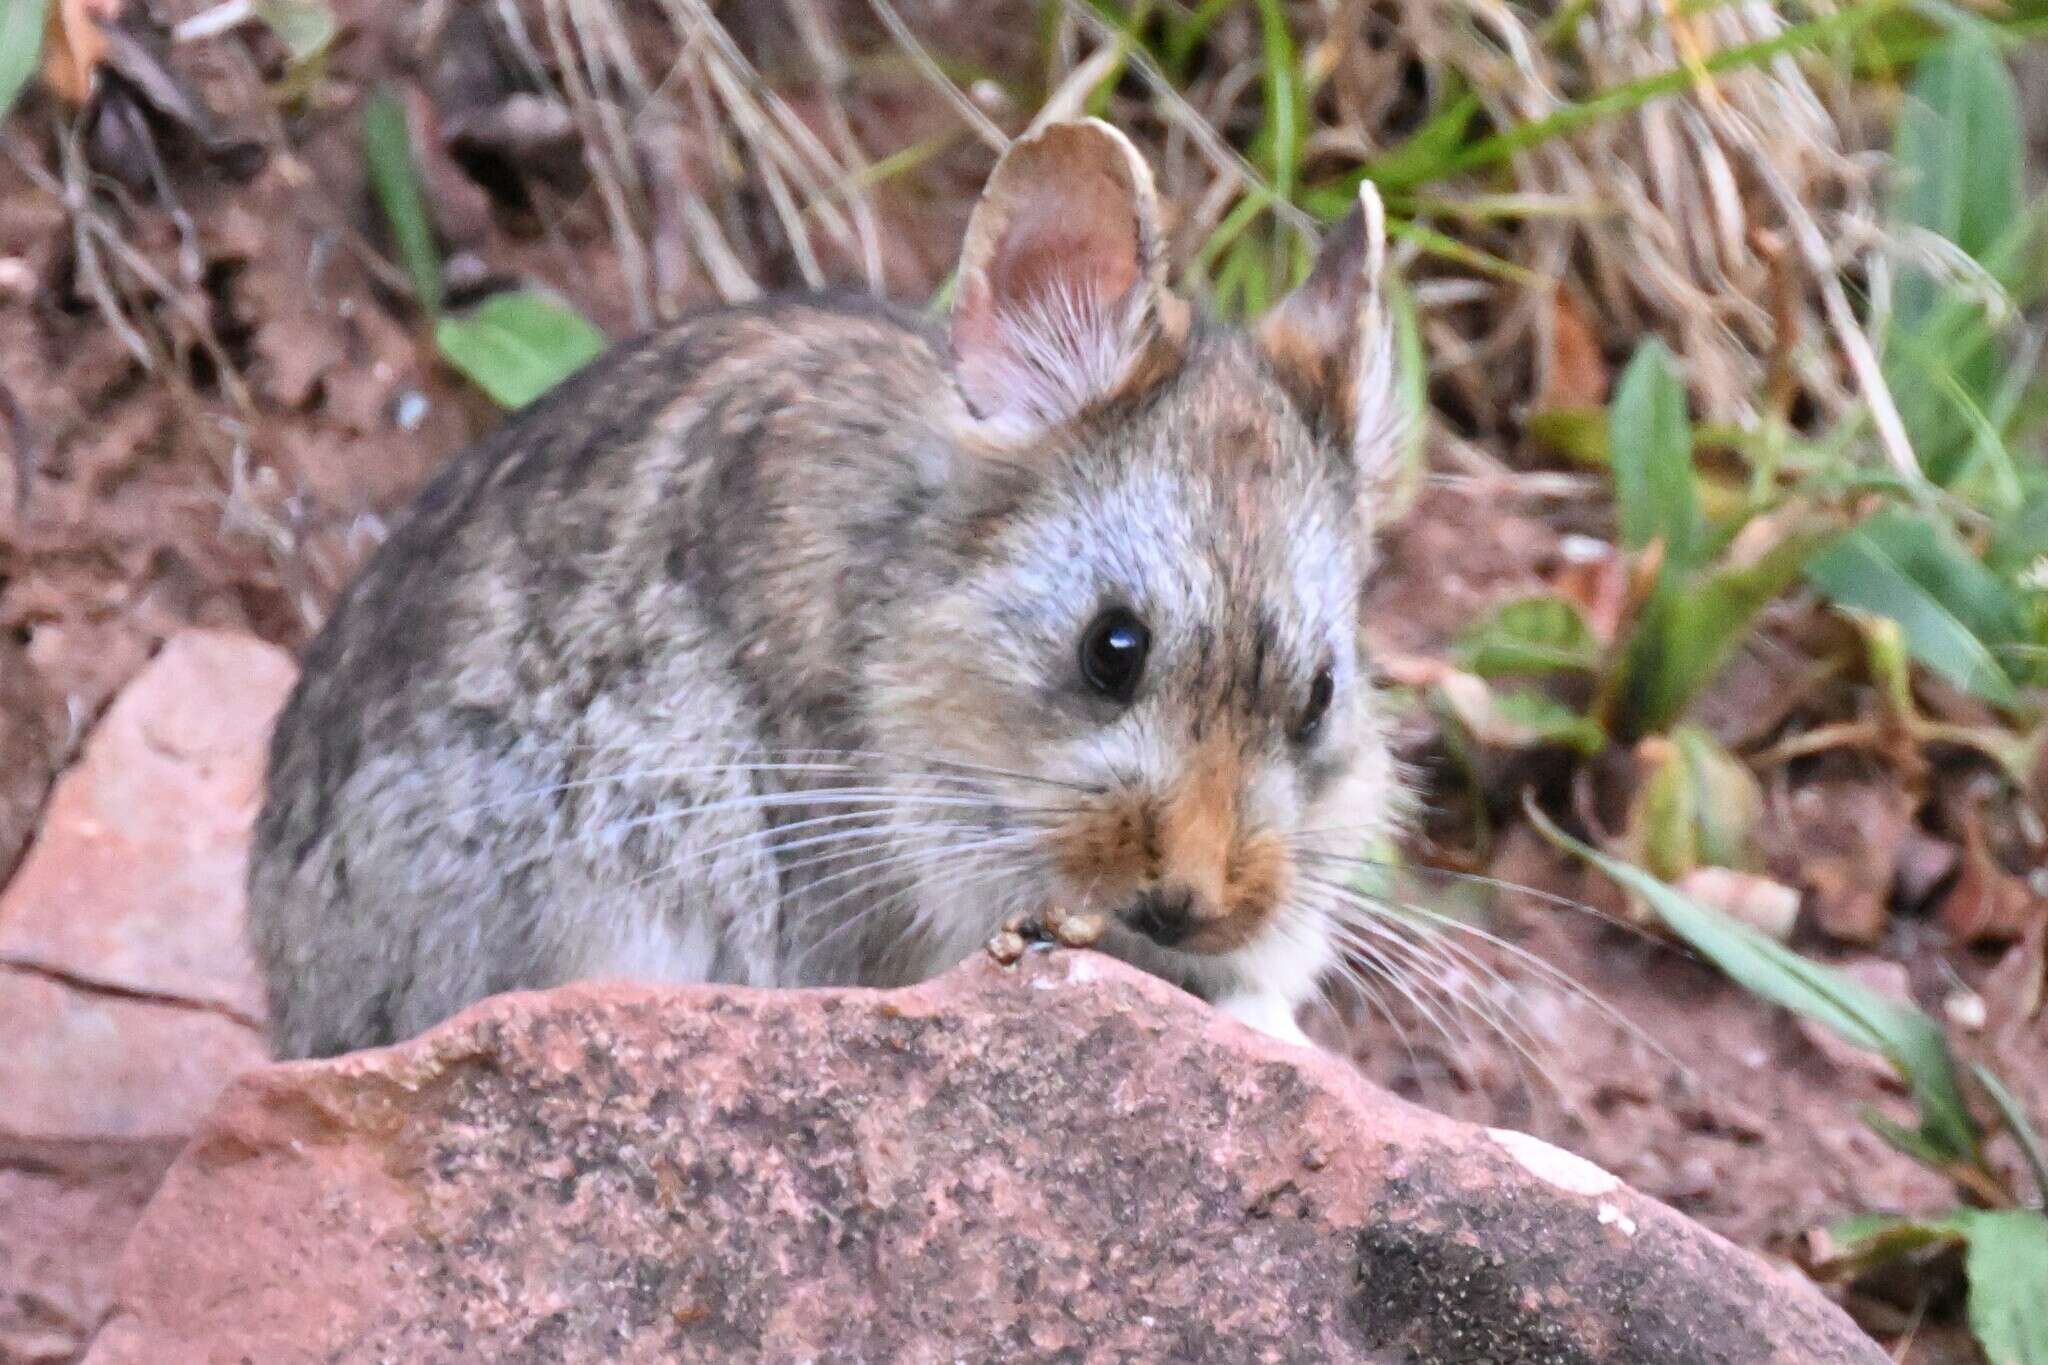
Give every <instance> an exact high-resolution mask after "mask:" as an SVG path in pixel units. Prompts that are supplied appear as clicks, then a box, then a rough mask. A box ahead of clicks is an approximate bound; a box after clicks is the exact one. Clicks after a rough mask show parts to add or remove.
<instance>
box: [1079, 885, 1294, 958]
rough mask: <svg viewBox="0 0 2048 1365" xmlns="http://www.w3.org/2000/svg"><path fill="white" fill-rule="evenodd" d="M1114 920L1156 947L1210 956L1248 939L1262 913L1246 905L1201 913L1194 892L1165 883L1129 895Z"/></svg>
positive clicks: (1246, 941) (1254, 932) (1233, 948)
mask: <svg viewBox="0 0 2048 1365" xmlns="http://www.w3.org/2000/svg"><path fill="white" fill-rule="evenodd" d="M1116 922H1117V923H1118V924H1119V925H1121V926H1122V927H1123V928H1124V929H1126V930H1128V931H1129V932H1131V933H1133V934H1136V935H1137V936H1139V937H1140V938H1143V939H1145V940H1146V941H1148V942H1150V943H1152V944H1155V945H1156V946H1158V947H1161V948H1169V949H1172V950H1174V951H1176V952H1181V953H1190V954H1194V955H1197V956H1202V957H1213V956H1216V955H1218V954H1221V953H1228V952H1233V951H1235V950H1236V949H1238V948H1242V947H1243V946H1244V945H1245V944H1247V943H1249V942H1251V940H1252V939H1253V938H1254V937H1256V936H1257V934H1258V932H1259V929H1260V927H1261V926H1262V925H1263V924H1264V923H1265V916H1263V915H1261V914H1258V913H1255V912H1252V911H1250V910H1247V909H1238V910H1233V911H1229V912H1225V913H1222V914H1216V913H1214V912H1211V913H1207V914H1205V913H1203V910H1202V906H1201V904H1200V903H1199V902H1198V899H1197V897H1196V896H1195V895H1194V893H1192V892H1190V891H1187V890H1184V889H1180V888H1175V887H1170V886H1169V887H1151V888H1147V889H1145V890H1143V891H1139V892H1138V893H1136V894H1135V895H1133V896H1132V897H1131V899H1130V900H1128V901H1126V902H1125V903H1124V904H1123V905H1122V906H1121V907H1119V908H1118V910H1117V912H1116Z"/></svg>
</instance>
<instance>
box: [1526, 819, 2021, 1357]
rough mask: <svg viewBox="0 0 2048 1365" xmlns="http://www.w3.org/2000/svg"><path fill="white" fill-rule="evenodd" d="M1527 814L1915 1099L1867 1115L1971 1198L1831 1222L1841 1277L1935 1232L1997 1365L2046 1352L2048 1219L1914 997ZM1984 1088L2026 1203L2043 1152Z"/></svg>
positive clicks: (1987, 1081) (2001, 1093)
mask: <svg viewBox="0 0 2048 1365" xmlns="http://www.w3.org/2000/svg"><path fill="white" fill-rule="evenodd" d="M1527 813H1528V816H1529V819H1530V820H1531V821H1532V822H1533V823H1534V824H1535V826H1536V828H1537V829H1538V830H1540V831H1541V832H1542V833H1543V835H1544V836H1545V837H1546V838H1548V839H1550V840H1551V842H1553V843H1554V844H1556V845H1557V846H1559V847H1560V848H1563V849H1566V850H1567V851H1569V852H1571V853H1574V854H1576V855H1577V856H1579V857H1581V858H1584V859H1585V860H1586V861H1587V862H1589V863H1591V864H1592V865H1593V866H1594V867H1596V868H1598V869H1599V870H1600V872H1601V873H1602V874H1603V875H1605V876H1606V877H1608V878H1609V879H1610V880H1612V881H1613V882H1615V883H1616V884H1617V885H1618V886H1620V887H1622V888H1623V889H1625V890H1626V891H1628V892H1629V893H1630V894H1631V895H1633V896H1636V897H1639V898H1640V899H1641V900H1642V901H1643V902H1644V903H1645V904H1646V905H1648V906H1649V907H1650V908H1651V910H1653V911H1654V912H1655V914H1656V917H1657V918H1658V920H1659V921H1661V922H1662V923H1663V925H1664V926H1665V927H1666V928H1667V929H1669V930H1670V931H1671V932H1672V933H1673V934H1674V935H1676V936H1677V937H1678V938H1680V939H1682V940H1683V941H1684V942H1685V943H1686V944H1687V945H1688V946H1690V947H1691V948H1692V949H1693V950H1694V951H1696V952H1698V953H1699V954H1700V955H1701V956H1702V957H1704V958H1706V959H1707V960H1708V961H1710V962H1712V963H1713V964H1714V965H1715V966H1716V967H1719V968H1720V969H1721V970H1722V971H1723V972H1725V973H1727V974H1728V975H1729V976H1730V977H1732V978H1733V979H1734V980H1735V981H1736V982H1737V983H1739V984H1740V985H1742V986H1743V987H1744V988H1745V989H1747V990H1749V991H1750V992H1751V993H1752V994H1754V995H1756V996H1758V997H1760V998H1762V999H1764V1000H1768V1001H1770V1002H1772V1003H1773V1004H1777V1005H1782V1006H1783V1007H1785V1008H1786V1009H1789V1010H1792V1011H1793V1012H1794V1013H1797V1014H1800V1015H1802V1016H1804V1017H1806V1018H1808V1019H1811V1020H1813V1021H1814V1022H1815V1023H1817V1024H1820V1025H1821V1026H1822V1027H1824V1028H1826V1029H1828V1030H1829V1031H1830V1032H1831V1033H1833V1034H1835V1035H1836V1036H1837V1037H1839V1038H1841V1039H1842V1040H1843V1041H1845V1042H1848V1043H1850V1044H1852V1045H1854V1046H1856V1047H1859V1048H1862V1049H1865V1050H1866V1051H1870V1052H1875V1053H1877V1054H1879V1055H1880V1056H1882V1057H1883V1058H1884V1059H1885V1060H1886V1061H1887V1062H1888V1063H1889V1064H1890V1065H1891V1067H1892V1069H1893V1071H1894V1072H1896V1073H1897V1075H1898V1077H1899V1080H1900V1081H1901V1083H1903V1084H1904V1085H1905V1087H1906V1089H1907V1092H1908V1094H1909V1095H1910V1096H1911V1097H1912V1100H1913V1104H1914V1108H1915V1110H1916V1118H1917V1121H1916V1123H1915V1125H1914V1126H1912V1127H1907V1126H1906V1125H1904V1124H1901V1123H1899V1122H1897V1121H1895V1120H1893V1119H1891V1118H1888V1117H1887V1116H1885V1115H1883V1114H1881V1113H1878V1112H1876V1111H1875V1110H1866V1111H1865V1112H1864V1114H1863V1119H1864V1122H1865V1123H1866V1124H1868V1125H1869V1126H1870V1128H1871V1130H1872V1131H1873V1132H1875V1133H1876V1134H1877V1135H1878V1136H1879V1137H1881V1138H1883V1139H1884V1140H1885V1141H1886V1142H1887V1143H1889V1144H1891V1145H1892V1146H1893V1147H1895V1148H1897V1149H1898V1150H1899V1151H1901V1152H1904V1153H1905V1154H1906V1155H1907V1156H1910V1157H1912V1158H1913V1159H1914V1160H1916V1161H1919V1162H1921V1163H1922V1164H1924V1165H1926V1166H1927V1167H1929V1168H1930V1169H1932V1170H1935V1171H1938V1172H1940V1173H1941V1174H1942V1175H1944V1176H1946V1177H1947V1178H1948V1179H1949V1180H1950V1181H1951V1182H1953V1183H1954V1185H1955V1186H1956V1187H1957V1189H1958V1191H1959V1192H1960V1193H1961V1194H1962V1195H1963V1196H1964V1197H1965V1198H1966V1199H1967V1200H1969V1201H1970V1202H1971V1204H1972V1205H1973V1206H1972V1207H1964V1208H1959V1209H1956V1210H1954V1211H1953V1212H1950V1213H1948V1214H1945V1215H1942V1216H1939V1217H1932V1218H1923V1217H1895V1216H1890V1215H1877V1216H1872V1217H1866V1218H1860V1219H1855V1220H1852V1221H1850V1222H1848V1223H1844V1224H1842V1225H1839V1226H1837V1227H1836V1228H1833V1229H1831V1232H1832V1234H1833V1236H1834V1239H1835V1240H1836V1241H1837V1243H1839V1244H1840V1245H1841V1246H1842V1248H1843V1251H1842V1253H1841V1255H1840V1256H1838V1257H1837V1258H1835V1260H1834V1261H1833V1262H1832V1265H1831V1267H1830V1268H1831V1269H1833V1270H1834V1271H1836V1272H1837V1273H1841V1274H1848V1273H1852V1272H1854V1271H1856V1270H1860V1269H1862V1268H1865V1267H1867V1266H1870V1265H1873V1264H1877V1263H1881V1262H1884V1261H1889V1260H1893V1259H1896V1258H1898V1257H1901V1256H1904V1255H1906V1254H1908V1253H1910V1252H1913V1251H1916V1250H1918V1249H1921V1248H1923V1247H1926V1246H1928V1245H1930V1244H1934V1243H1941V1242H1947V1243H1958V1244H1961V1245H1962V1246H1963V1247H1964V1249H1965V1261H1964V1270H1965V1274H1966V1276H1967V1278H1968V1282H1969V1306H1968V1313H1969V1320H1970V1326H1971V1329H1972V1331H1973V1332H1974V1333H1975V1334H1976V1337H1977V1340H1978V1341H1979V1343H1980V1344H1981V1345H1982V1346H1983V1348H1984V1351H1985V1354H1986V1355H1987V1356H1988V1357H1989V1358H1990V1360H1991V1362H1992V1365H2041V1363H2042V1362H2048V1292H2044V1286H2048V1217H2044V1216H2043V1214H2042V1212H2041V1210H2040V1208H2039V1207H2038V1206H2035V1207H2028V1206H2026V1205H2024V1204H2023V1203H2022V1202H2021V1196H2020V1194H2019V1193H2018V1192H2017V1191H2015V1190H2014V1189H2013V1188H2011V1186H2010V1185H2009V1184H2008V1183H2007V1181H2006V1179H2005V1177H2004V1176H2003V1174H2002V1173H2001V1172H2000V1171H1999V1170H1998V1168H1997V1167H1995V1166H1994V1165H1992V1164H1991V1163H1990V1162H1989V1161H1988V1160H1987V1159H1986V1156H1985V1132H1984V1129H1983V1127H1982V1126H1981V1125H1980V1123H1979V1122H1978V1120H1977V1118H1976V1117H1975V1116H1974V1115H1973V1113H1972V1111H1971V1109H1970V1106H1969V1104H1968V1103H1967V1102H1966V1100H1965V1098H1964V1087H1963V1080H1962V1075H1961V1073H1960V1071H1959V1069H1958V1067H1957V1065H1956V1061H1955V1057H1954V1054H1953V1053H1952V1052H1951V1051H1950V1049H1949V1045H1948V1040H1947V1037H1946V1036H1945V1035H1944V1034H1943V1032H1942V1030H1941V1027H1940V1025H1938V1024H1936V1023H1935V1022H1934V1020H1933V1019H1932V1018H1930V1017H1929V1016H1928V1015H1927V1014H1926V1013H1925V1012H1923V1011H1922V1010H1920V1009H1918V1008H1917V1007H1915V1006H1914V1005H1912V1004H1910V1003H1907V1002H1904V1001H1899V1000H1893V999H1890V998H1888V997H1886V996H1882V995H1879V994H1878V993H1876V992H1875V991H1872V990H1871V989H1869V988H1868V987H1866V986H1864V985H1863V984H1861V983H1860V982H1858V981H1856V980H1854V979H1852V978H1850V977H1849V976H1847V975H1845V974H1843V973H1842V972H1840V971H1837V970H1835V969H1834V968H1831V967H1828V966H1826V965H1824V964H1822V963H1818V962H1814V961H1812V960H1810V959H1808V958H1806V957H1803V956H1801V955H1800V954H1799V953H1796V952H1794V951H1793V950H1792V949H1790V948H1787V947H1785V946H1784V945H1783V944H1781V943H1777V942H1775V941H1773V940H1772V939H1770V938H1767V937H1765V936H1764V935H1763V934H1760V933H1758V932H1757V931H1756V930H1754V929H1752V928H1750V927H1749V926H1747V925H1744V924H1739V923H1737V922H1735V921H1734V920H1731V919H1729V918H1728V917H1727V916H1725V915H1722V914H1720V913H1718V912H1716V911H1714V910H1711V909H1709V908H1708V907H1706V906H1704V905H1701V904H1700V903H1698V902H1697V901H1695V900H1693V899H1692V898H1691V897H1689V896H1686V895H1685V894H1683V893H1682V892H1680V891H1679V890H1677V889H1676V888H1675V887H1672V886H1671V885H1669V884H1667V883H1666V882H1663V881H1661V880H1659V879H1658V878H1656V877H1653V876H1651V875H1650V874H1649V873H1647V872H1645V871H1643V870H1642V869H1641V868H1639V867H1634V866H1631V865H1630V864H1628V863H1626V862H1624V861H1622V860H1621V859H1619V858H1613V857H1610V856H1608V855H1606V854H1604V853H1601V852H1600V851H1598V850H1597V849H1594V848H1591V847H1589V846H1587V845H1586V844H1584V843H1582V842H1580V841H1579V840H1577V839H1574V838H1572V837H1571V836H1570V835H1568V834H1565V833H1564V832H1563V831H1562V830H1560V829H1559V828H1558V827H1557V826H1556V825H1555V824H1554V823H1552V822H1551V820H1550V819H1549V818H1548V817H1547V816H1545V815H1544V814H1543V812H1542V811H1541V810H1540V809H1538V808H1537V807H1536V805H1535V804H1534V803H1533V802H1530V803H1528V805H1527ZM1973 1076H1974V1079H1975V1081H1976V1083H1977V1086H1978V1088H1979V1090H1980V1091H1981V1092H1982V1094H1983V1096H1984V1098H1985V1100H1986V1102H1987V1104H1988V1105H1989V1107H1990V1108H1991V1109H1992V1110H1993V1111H1994V1112H1995V1113H1996V1115H1997V1118H1998V1122H1999V1124H2000V1125H2001V1126H2002V1127H2003V1128H2004V1129H2005V1130H2006V1131H2007V1132H2009V1133H2010V1134H2011V1135H2012V1137H2013V1139H2014V1141H2015V1142H2016V1144H2017V1145H2018V1146H2019V1148H2020V1150H2021V1153H2022V1154H2023V1157H2024V1158H2025V1160H2026V1162H2027V1165H2028V1171H2029V1174H2030V1175H2031V1176H2032V1179H2033V1181H2034V1185H2035V1194H2034V1197H2035V1200H2036V1201H2037V1204H2038V1201H2039V1200H2042V1199H2048V1157H2044V1155H2043V1148H2042V1144H2041V1140H2040V1138H2039V1136H2038V1135H2037V1134H2036V1133H2035V1131H2034V1128H2033V1125H2032V1124H2031V1122H2030V1121H2029V1120H2028V1118H2027V1116H2026V1114H2025V1113H2024V1112H2022V1111H2021V1109H2020V1107H2019V1105H2018V1103H2017V1102H2016V1101H2015V1100H2014V1098H2013V1096H2012V1093H2011V1092H2010V1090H2008V1089H2007V1087H2006V1086H2005V1085H2004V1083H2003V1082H2001V1081H2000V1080H1999V1078H1998V1077H1997V1076H1996V1075H1995V1074H1993V1073H1992V1072H1990V1071H1989V1070H1987V1069H1984V1068H1981V1067H1980V1068H1977V1069H1975V1071H1974V1073H1973Z"/></svg>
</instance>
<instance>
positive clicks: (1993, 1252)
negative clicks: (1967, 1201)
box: [1955, 1209, 2048, 1365]
mask: <svg viewBox="0 0 2048 1365" xmlns="http://www.w3.org/2000/svg"><path fill="white" fill-rule="evenodd" d="M1955 1221H1956V1222H1957V1223H1958V1224H1959V1225H1960V1226H1961V1228H1962V1230H1963V1234H1964V1236H1966V1237H1967V1238H1968V1239H1969V1244H1970V1245H1969V1250H1967V1251H1966V1252H1964V1253H1963V1273H1964V1274H1965V1275H1966V1276H1968V1277H1969V1281H1970V1302H1969V1315H1970V1332H1971V1334H1972V1335H1974V1336H1975V1337H1976V1338H1977V1344H1978V1345H1980V1346H1982V1347H1983V1348H1984V1355H1985V1357H1986V1358H1987V1359H1989V1360H1990V1362H1991V1365H2048V1218H2044V1217H2043V1216H2042V1215H2041V1214H2040V1213H2039V1212H2038V1211H2036V1210H2034V1209H1998V1210H1985V1209H1971V1210H1967V1211H1965V1212H1962V1213H1959V1214H1957V1215H1956V1217H1955Z"/></svg>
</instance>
